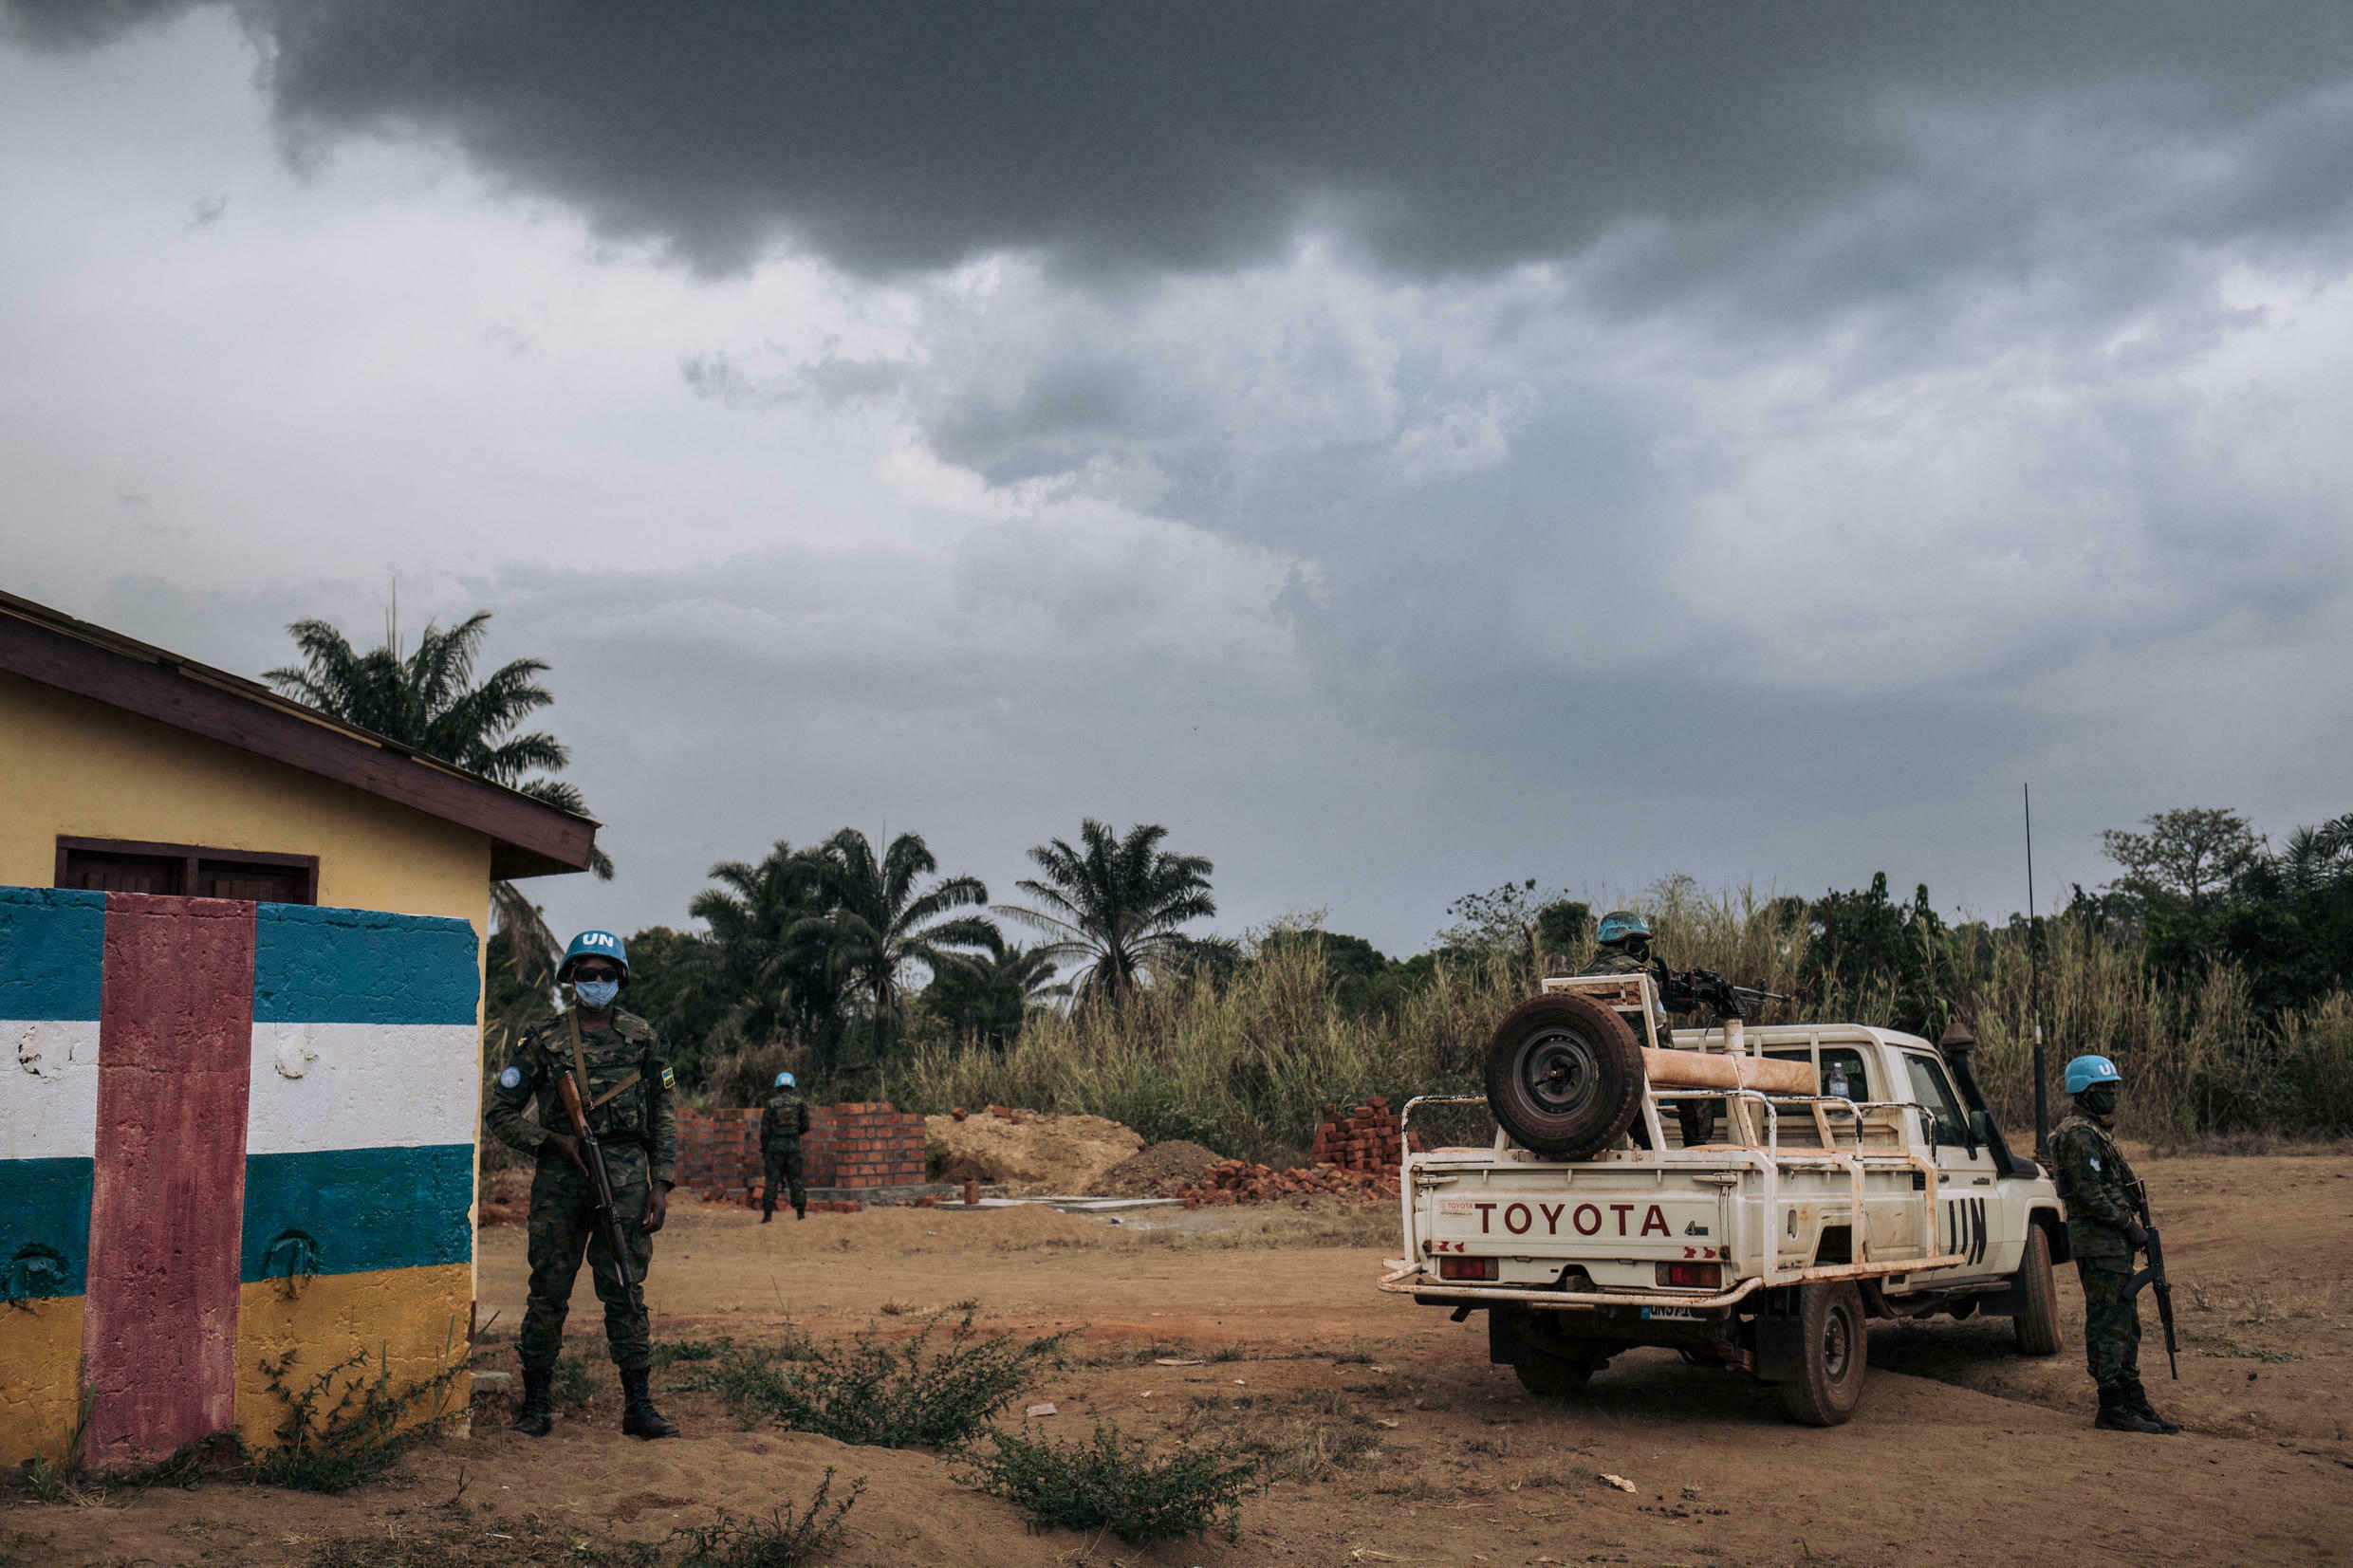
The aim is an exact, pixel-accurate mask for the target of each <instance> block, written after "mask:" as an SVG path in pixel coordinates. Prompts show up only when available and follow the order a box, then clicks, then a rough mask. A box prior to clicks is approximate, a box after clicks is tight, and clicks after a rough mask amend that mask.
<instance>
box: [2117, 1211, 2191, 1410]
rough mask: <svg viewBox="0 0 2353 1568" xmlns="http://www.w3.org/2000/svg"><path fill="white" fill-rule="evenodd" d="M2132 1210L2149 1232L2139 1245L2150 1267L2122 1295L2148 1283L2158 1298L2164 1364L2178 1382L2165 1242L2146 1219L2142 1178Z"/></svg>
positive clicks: (2129, 1294)
mask: <svg viewBox="0 0 2353 1568" xmlns="http://www.w3.org/2000/svg"><path fill="white" fill-rule="evenodd" d="M2133 1210H2134V1212H2135V1213H2137V1214H2138V1215H2139V1216H2140V1228H2141V1229H2143V1230H2145V1231H2147V1232H2148V1233H2149V1239H2148V1240H2147V1241H2146V1242H2144V1243H2142V1244H2141V1249H2142V1250H2143V1251H2145V1252H2147V1253H2148V1255H2149V1266H2148V1267H2146V1268H2144V1269H2142V1270H2141V1271H2140V1273H2138V1274H2136V1275H2134V1276H2133V1277H2132V1282H2131V1283H2130V1284H2127V1285H2126V1286H2125V1287H2124V1295H2125V1298H2126V1299H2127V1300H2130V1299H2131V1298H2132V1297H2133V1296H2135V1295H2137V1294H2139V1292H2140V1287H2141V1286H2142V1285H2147V1286H2148V1287H2149V1294H2150V1295H2152V1296H2154V1297H2156V1298H2157V1317H2158V1321H2159V1322H2161V1323H2163V1324H2164V1325H2165V1364H2166V1365H2167V1366H2169V1367H2171V1368H2173V1373H2174V1381H2175V1382H2177V1383H2178V1382H2180V1381H2181V1360H2180V1352H2181V1346H2180V1345H2179V1344H2177V1342H2176V1341H2175V1339H2174V1287H2173V1285H2172V1283H2171V1282H2168V1281H2167V1280H2166V1278H2165V1245H2164V1243H2162V1242H2160V1241H2158V1237H2157V1226H2156V1224H2155V1222H2153V1221H2152V1220H2151V1219H2150V1218H2149V1184H2148V1183H2147V1182H2145V1181H2137V1182H2135V1183H2133Z"/></svg>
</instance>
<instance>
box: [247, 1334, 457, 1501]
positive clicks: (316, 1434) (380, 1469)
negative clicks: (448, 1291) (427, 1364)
mask: <svg viewBox="0 0 2353 1568" xmlns="http://www.w3.org/2000/svg"><path fill="white" fill-rule="evenodd" d="M447 1348H448V1349H450V1350H452V1351H454V1348H455V1337H454V1327H453V1334H452V1341H451V1345H450V1346H449V1347H447ZM301 1354H302V1353H301V1352H300V1351H297V1350H289V1351H287V1353H286V1355H285V1356H281V1357H280V1358H279V1359H278V1360H277V1361H276V1362H274V1363H272V1362H269V1361H264V1362H263V1363H262V1364H261V1370H262V1374H263V1375H264V1376H266V1377H268V1378H269V1392H270V1393H274V1394H276V1395H277V1396H278V1398H279V1399H280V1400H281V1401H283V1402H284V1403H285V1405H286V1408H287V1416H286V1420H285V1422H284V1423H283V1424H282V1425H281V1426H280V1427H279V1428H278V1432H277V1436H278V1447H277V1448H274V1449H272V1450H271V1451H269V1452H268V1453H264V1454H260V1455H257V1456H256V1457H255V1458H254V1460H253V1463H252V1468H251V1474H252V1476H253V1479H254V1480H256V1481H259V1482H262V1483H264V1484H265V1485H272V1486H289V1487H292V1488H294V1489H295V1490H297V1491H305V1492H342V1491H348V1490H350V1489H351V1488H352V1487H354V1486H357V1485H361V1483H363V1482H367V1481H372V1480H374V1479H375V1478H376V1477H378V1476H380V1475H382V1474H383V1473H384V1472H385V1471H386V1470H389V1469H391V1468H392V1467H393V1466H395V1465H397V1464H398V1463H399V1461H400V1454H401V1451H402V1449H403V1448H406V1447H407V1445H408V1443H409V1442H410V1440H411V1439H413V1438H414V1437H416V1436H417V1435H418V1434H419V1433H422V1432H425V1431H430V1430H434V1429H435V1428H436V1427H438V1426H439V1425H440V1424H441V1423H442V1422H444V1421H445V1420H447V1419H448V1414H447V1412H446V1410H445V1407H446V1405H447V1403H448V1399H449V1393H450V1385H451V1384H452V1383H454V1381H455V1380H456V1378H457V1375H458V1374H460V1373H462V1372H463V1371H465V1369H466V1363H465V1361H464V1360H463V1359H462V1358H460V1357H458V1356H455V1355H453V1354H445V1355H444V1356H442V1358H441V1370H440V1371H439V1372H438V1373H435V1374H434V1375H433V1376H431V1377H429V1378H426V1379H425V1380H424V1381H422V1382H420V1383H414V1384H411V1385H410V1386H409V1387H408V1388H406V1389H404V1390H401V1391H400V1392H398V1393H395V1392H394V1391H393V1387H392V1365H391V1361H390V1359H389V1357H388V1356H386V1355H384V1354H383V1353H381V1352H380V1353H379V1359H380V1367H379V1369H378V1372H377V1374H376V1376H375V1378H374V1379H373V1380H372V1381H371V1380H370V1379H368V1378H367V1377H366V1375H365V1373H366V1368H367V1362H368V1355H367V1352H365V1351H356V1352H354V1353H353V1354H351V1355H350V1356H345V1357H344V1358H343V1360H341V1361H338V1362H337V1363H336V1364H335V1365H333V1366H331V1367H329V1368H327V1369H326V1370H325V1371H324V1372H322V1373H319V1374H316V1375H315V1376H313V1377H311V1378H310V1379H309V1380H308V1381H306V1382H305V1383H304V1384H302V1386H301V1387H299V1388H294V1387H289V1386H288V1385H287V1381H286V1379H287V1374H289V1373H291V1372H292V1371H293V1370H294V1363H295V1361H296V1359H297V1358H298V1357H299V1356H300V1355H301ZM346 1374H348V1375H346ZM338 1377H342V1378H343V1390H342V1393H341V1394H340V1396H339V1395H338V1394H337V1392H336V1387H335V1383H336V1379H337V1378H338ZM329 1399H333V1400H334V1402H333V1403H332V1404H328V1403H327V1401H328V1400H329ZM420 1407H428V1408H427V1409H426V1411H425V1413H424V1414H423V1415H422V1417H421V1418H420V1417H418V1416H417V1411H418V1410H419V1408H420Z"/></svg>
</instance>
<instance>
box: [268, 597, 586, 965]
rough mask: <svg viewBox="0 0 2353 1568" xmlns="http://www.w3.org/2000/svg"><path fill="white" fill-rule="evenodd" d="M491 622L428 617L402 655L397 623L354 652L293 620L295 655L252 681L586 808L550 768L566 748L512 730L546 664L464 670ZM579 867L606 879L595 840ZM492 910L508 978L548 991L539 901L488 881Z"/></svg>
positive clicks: (543, 699)
mask: <svg viewBox="0 0 2353 1568" xmlns="http://www.w3.org/2000/svg"><path fill="white" fill-rule="evenodd" d="M490 624H491V612H490V611H488V610H477V611H475V612H474V613H473V614H472V615H471V616H469V617H468V618H466V619H464V620H462V621H459V622H458V623H457V624H456V625H454V626H453V627H450V628H449V629H448V630H447V631H444V630H442V629H441V628H440V627H438V626H436V625H435V624H433V623H432V622H427V623H426V626H425V630H424V633H423V635H421V636H418V638H417V650H416V652H414V653H412V654H408V655H402V654H401V652H400V647H399V628H398V623H397V622H388V623H387V625H386V626H385V629H384V642H383V645H382V646H381V647H378V648H371V649H369V650H368V651H367V652H365V653H361V652H360V651H359V650H357V649H355V648H353V647H352V645H351V643H350V642H349V641H348V640H347V639H346V638H345V637H344V636H343V633H342V632H340V631H338V630H336V629H335V627H334V626H333V625H332V624H330V623H329V622H327V621H324V620H298V621H295V622H294V623H293V624H292V625H290V626H288V627H287V635H288V636H291V637H293V639H294V645H295V646H296V647H297V648H299V649H300V650H302V655H303V659H302V662H301V663H300V664H291V665H283V666H281V667H279V668H278V669H275V670H269V671H265V672H264V673H263V674H262V679H264V680H266V681H268V682H269V684H270V685H272V686H275V687H276V688H277V689H278V690H279V691H281V692H285V693H286V694H287V696H290V697H293V698H295V699H296V700H297V701H300V702H306V703H308V704H309V705H310V706H311V707H313V708H316V709H318V710H320V711H322V712H324V713H330V714H333V715H334V716H335V717H336V718H339V719H342V720H343V722H344V723H346V724H355V725H358V726H359V727H360V728H361V729H368V730H373V731H374V732H375V733H377V734H379V735H381V736H383V737H384V738H385V739H386V740H390V741H398V743H399V744H401V745H402V746H405V747H410V748H411V749H412V750H416V751H420V752H422V753H424V754H425V755H426V756H428V757H435V758H438V759H439V760H440V761H442V762H445V763H450V764H454V766H458V767H462V768H464V769H466V771H468V772H470V773H475V774H479V775H480V776H481V777H483V778H485V779H488V780H490V781H491V783H492V784H505V785H506V786H507V787H508V788H510V789H515V790H519V791H521V792H522V793H524V794H526V795H528V796H530V797H532V798H533V799H535V800H540V801H545V802H547V803H548V804H549V805H552V806H554V807H556V808H557V809H558V810H561V811H569V812H572V813H573V814H575V815H577V816H582V817H584V816H586V815H587V814H588V804H587V802H585V801H584V800H583V799H582V798H581V793H580V789H579V787H578V786H577V785H574V784H567V783H565V781H563V780H561V779H556V778H551V777H548V775H551V774H555V773H560V772H562V771H563V770H564V768H565V765H567V764H568V763H570V761H571V760H572V758H571V752H570V751H569V750H568V749H566V748H565V746H564V744H563V743H562V742H561V741H559V740H557V739H556V738H555V737H554V736H553V735H551V734H548V733H547V731H546V730H542V729H534V730H531V731H529V732H528V733H520V734H519V733H517V732H516V731H517V730H518V729H521V727H522V725H523V722H524V720H526V719H528V718H529V717H530V716H531V714H533V713H535V712H537V711H538V710H541V709H543V708H547V707H550V706H552V705H553V704H554V702H555V700H556V699H555V698H554V697H553V696H552V695H550V694H549V692H547V688H545V687H543V686H541V685H540V684H539V682H538V678H537V677H539V676H540V675H542V674H544V673H547V668H548V667H547V661H546V660H544V659H535V658H522V659H513V660H510V662H508V663H506V664H503V665H500V666H499V667H498V668H497V669H495V670H493V671H491V673H489V674H488V675H485V676H484V677H483V678H482V679H481V680H479V681H476V680H475V679H474V665H475V661H476V659H477V657H478V656H479V655H480V653H481V647H482V638H483V636H484V634H485V633H486V632H487V631H488V630H489V629H490ZM589 869H590V870H592V871H594V872H595V873H596V874H597V876H599V877H600V878H602V879H604V880H607V881H609V880H611V878H612V876H613V862H612V861H611V860H610V859H609V858H606V856H605V853H604V851H603V850H602V849H599V850H596V851H595V852H594V855H593V858H592V859H591V861H590V864H589ZM491 920H492V922H493V924H494V925H495V926H496V927H497V929H498V930H500V931H503V932H508V933H509V935H510V938H511V940H510V943H509V950H510V956H509V967H510V970H511V972H512V973H513V975H514V977H515V978H516V979H517V980H519V981H521V982H523V983H525V984H526V985H529V986H533V987H539V988H542V989H548V990H550V991H551V992H552V987H553V985H554V978H555V963H556V960H557V958H558V957H559V956H560V954H561V952H562V949H561V948H560V946H559V945H558V944H557V942H556V940H555V936H554V933H553V932H549V931H548V930H547V922H546V921H545V920H544V919H542V918H541V917H540V913H539V910H538V907H537V906H536V905H534V904H533V903H532V902H531V901H530V899H529V898H528V897H526V896H525V895H524V894H523V892H522V891H521V890H520V889H518V888H517V887H516V886H515V885H514V884H513V883H512V882H509V881H504V880H500V881H494V882H492V883H491Z"/></svg>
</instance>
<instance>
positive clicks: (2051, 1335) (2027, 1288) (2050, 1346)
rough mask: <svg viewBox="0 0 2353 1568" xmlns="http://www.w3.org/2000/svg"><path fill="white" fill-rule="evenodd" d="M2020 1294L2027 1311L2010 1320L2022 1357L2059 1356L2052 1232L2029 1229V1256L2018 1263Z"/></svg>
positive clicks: (2057, 1303) (2057, 1290)
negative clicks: (2051, 1255) (2052, 1277)
mask: <svg viewBox="0 0 2353 1568" xmlns="http://www.w3.org/2000/svg"><path fill="white" fill-rule="evenodd" d="M2018 1293H2019V1294H2020V1295H2021V1296H2023V1297H2025V1298H2026V1302H2027V1309H2026V1310H2025V1311H2024V1312H2022V1313H2020V1314H2018V1316H2016V1317H2015V1318H2012V1319H2010V1332H2011V1333H2012V1334H2014V1335H2016V1336H2017V1337H2018V1351H2019V1354H2020V1355H2022V1356H2056V1355H2058V1354H2059V1289H2058V1287H2057V1286H2056V1285H2054V1284H2053V1283H2052V1282H2051V1278H2050V1232H2049V1231H2047V1230H2045V1229H2044V1228H2043V1227H2041V1226H2039V1225H2029V1226H2028V1227H2027V1250H2026V1256H2025V1257H2023V1258H2021V1259H2020V1260H2019V1261H2018Z"/></svg>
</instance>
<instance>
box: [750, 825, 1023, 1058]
mask: <svg viewBox="0 0 2353 1568" xmlns="http://www.w3.org/2000/svg"><path fill="white" fill-rule="evenodd" d="M814 859H815V865H816V870H817V876H818V880H819V882H820V884H821V885H822V886H823V888H824V896H825V903H826V912H825V913H824V914H822V915H814V916H811V917H809V918H807V919H806V920H803V921H802V922H801V923H800V924H799V925H798V926H796V927H795V928H793V930H792V932H789V933H788V935H789V936H790V938H791V939H792V940H793V941H795V942H797V943H804V944H809V945H812V946H813V945H815V944H817V943H820V942H822V943H823V944H824V948H825V950H826V953H827V957H828V961H829V962H830V964H831V965H832V967H833V968H834V969H835V970H836V972H839V973H843V974H846V975H847V976H849V977H850V979H851V980H852V981H853V982H854V983H855V984H856V986H857V987H858V988H859V989H860V990H861V991H862V992H863V993H864V999H865V1002H866V1005H867V1008H868V1011H869V1013H870V1014H871V1017H872V1022H873V1029H874V1035H873V1058H874V1060H876V1061H880V1060H881V1057H882V1052H883V1031H884V1029H885V1028H886V1027H887V1025H888V1024H889V1022H890V1020H891V1018H892V1017H893V1015H894V1014H895V1013H896V1012H897V1011H898V1007H899V997H900V993H901V991H902V989H903V988H904V974H905V970H906V969H907V968H908V966H910V965H914V964H920V965H922V966H923V967H924V968H928V969H930V970H931V971H932V972H933V974H935V975H936V974H938V973H940V972H941V971H942V970H944V969H948V968H954V967H955V966H957V965H960V964H968V963H971V962H972V961H973V960H972V958H971V957H970V956H969V955H967V954H963V953H954V952H951V951H950V949H953V948H978V949H981V950H984V951H988V952H991V953H994V952H997V951H999V950H1002V949H1003V947H1004V942H1005V939H1004V937H1003V935H1002V934H1001V933H1000V932H998V931H997V928H996V927H995V926H994V925H992V924H991V923H990V922H989V921H988V920H987V919H985V918H983V917H982V916H980V915H975V914H957V913H954V912H955V911H957V910H959V909H971V908H975V907H980V906H985V905H986V904H987V903H988V902H989V890H988V888H987V887H986V886H984V885H983V884H982V882H981V880H980V878H978V877H977V876H943V877H941V878H940V879H939V880H938V881H936V882H935V883H933V884H932V885H931V886H930V887H928V888H919V887H918V886H917V883H918V882H919V880H920V879H921V878H923V877H926V876H932V875H933V874H934V873H936V872H937V871H938V870H939V862H938V861H937V860H936V859H935V858H933V855H932V852H931V850H930V848H929V847H928V846H926V845H925V843H924V842H923V839H922V837H921V835H919V834H914V833H902V834H900V835H899V837H898V838H896V839H892V840H891V842H890V846H889V847H888V848H887V849H885V850H884V851H883V852H882V855H881V857H880V858H879V859H878V858H876V856H875V853H874V845H873V844H872V843H870V842H868V841H867V839H866V836H865V835H864V834H863V833H861V832H859V831H858V830H857V829H856V828H851V827H845V828H843V829H842V831H840V832H839V833H836V834H835V835H834V836H833V837H832V838H830V839H826V840H825V841H824V844H823V845H821V846H820V847H819V849H818V851H817V853H816V856H815V858H814Z"/></svg>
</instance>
